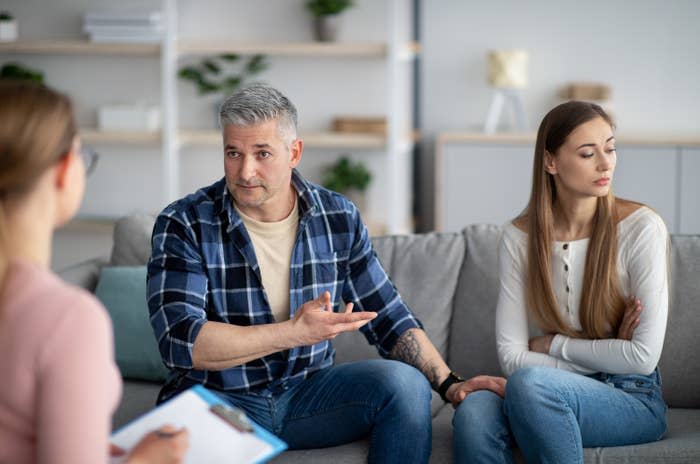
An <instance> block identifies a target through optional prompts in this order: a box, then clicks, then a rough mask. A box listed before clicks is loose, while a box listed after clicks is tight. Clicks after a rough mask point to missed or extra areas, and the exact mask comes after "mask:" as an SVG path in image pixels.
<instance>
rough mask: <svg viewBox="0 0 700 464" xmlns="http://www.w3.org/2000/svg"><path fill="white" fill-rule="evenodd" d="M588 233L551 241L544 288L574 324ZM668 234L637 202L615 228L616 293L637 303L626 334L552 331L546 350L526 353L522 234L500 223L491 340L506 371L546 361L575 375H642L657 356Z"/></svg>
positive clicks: (665, 303)
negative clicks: (593, 336)
mask: <svg viewBox="0 0 700 464" xmlns="http://www.w3.org/2000/svg"><path fill="white" fill-rule="evenodd" d="M588 242H589V239H587V238H586V239H581V240H574V241H570V242H554V250H553V255H552V271H551V275H552V286H553V290H554V295H555V297H556V300H557V303H558V306H559V310H560V311H561V314H562V315H563V317H564V319H565V320H566V321H567V322H568V323H569V324H570V325H571V327H573V328H574V329H576V330H580V329H581V323H580V320H579V303H580V301H581V291H582V284H583V272H584V267H585V261H586V251H587V248H588ZM667 244H668V232H667V230H666V226H665V224H664V222H663V220H662V219H661V218H660V217H659V216H658V215H657V214H656V213H655V212H654V211H652V210H651V209H649V208H647V207H641V208H639V209H637V210H636V211H634V212H633V213H632V214H630V215H629V216H627V217H626V218H624V219H623V220H622V221H620V222H619V223H618V226H617V269H618V275H619V279H620V284H621V289H622V292H623V297H624V298H625V299H629V297H631V296H632V295H634V296H636V297H637V298H638V299H639V300H640V302H641V305H642V312H641V315H640V323H639V326H638V327H637V328H636V329H635V331H634V334H633V337H632V340H629V341H628V340H619V339H605V340H586V339H574V338H571V337H567V336H564V335H559V334H558V335H556V336H555V337H554V339H553V341H552V344H551V347H550V350H549V354H543V353H536V352H531V351H529V348H528V341H529V339H530V338H531V337H532V336H535V335H538V333H537V332H536V331H534V330H533V333H531V331H530V330H529V328H528V326H531V327H533V328H534V327H535V325H534V322H533V321H531V320H529V319H528V318H529V314H528V311H527V309H526V305H525V285H526V282H525V276H526V273H527V233H525V232H523V231H521V230H520V229H518V228H517V227H515V226H514V225H513V224H512V223H510V222H509V223H508V224H506V225H504V227H503V236H502V238H501V243H500V247H499V259H498V261H499V276H500V281H501V283H500V292H499V297H498V307H497V309H496V343H497V347H498V357H499V361H500V363H501V368H502V369H503V372H504V373H505V374H506V375H510V374H512V373H513V372H514V371H515V370H516V369H518V368H521V367H527V366H549V367H556V368H560V369H566V370H570V371H574V372H579V373H583V374H586V373H593V372H607V373H611V374H649V373H651V372H652V371H653V370H654V369H655V368H656V365H657V364H658V362H659V358H660V356H661V349H662V347H663V343H664V334H665V333H666V320H667V316H668V278H667Z"/></svg>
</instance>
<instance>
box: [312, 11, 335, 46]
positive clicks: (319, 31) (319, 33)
mask: <svg viewBox="0 0 700 464" xmlns="http://www.w3.org/2000/svg"><path fill="white" fill-rule="evenodd" d="M339 29H340V15H337V14H336V15H328V16H317V17H315V18H314V39H315V40H318V41H320V42H335V41H336V40H338V30H339Z"/></svg>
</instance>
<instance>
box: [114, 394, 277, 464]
mask: <svg viewBox="0 0 700 464" xmlns="http://www.w3.org/2000/svg"><path fill="white" fill-rule="evenodd" d="M166 424H172V425H174V426H175V427H178V428H179V427H186V428H187V430H188V431H189V433H190V439H189V442H190V448H189V450H188V451H187V454H186V456H185V460H184V462H185V464H207V463H236V464H238V463H252V462H257V461H259V460H260V459H262V458H264V457H265V456H267V455H269V454H270V453H271V452H272V450H273V447H272V446H271V445H270V444H269V443H267V442H266V441H264V440H263V439H261V438H259V437H257V436H256V435H255V434H254V433H242V432H239V431H238V430H236V429H235V428H233V427H232V426H231V425H229V424H228V423H226V422H225V421H224V420H223V419H221V418H220V417H218V416H217V415H215V414H213V413H212V412H210V411H209V404H207V402H206V401H204V400H203V399H202V397H201V396H199V395H198V394H197V393H195V392H194V391H191V390H188V391H185V392H184V393H182V394H180V395H179V396H177V397H176V398H173V399H172V400H170V401H168V402H167V403H165V404H163V405H162V406H160V407H158V408H156V409H154V410H153V411H151V412H149V413H147V414H144V415H143V416H141V417H140V418H138V419H136V420H135V421H133V422H132V423H130V424H128V425H126V426H125V427H124V428H122V429H121V430H119V431H117V432H116V433H115V434H114V435H112V440H111V441H112V443H114V444H115V445H117V446H119V447H120V448H122V449H124V450H130V449H131V448H133V447H134V446H135V445H136V444H137V443H138V442H139V440H141V438H142V437H143V436H144V435H145V434H146V433H148V432H151V431H153V430H155V429H157V428H159V427H161V426H163V425H166ZM121 462H124V458H123V457H122V458H113V459H112V461H111V463H112V464H118V463H121Z"/></svg>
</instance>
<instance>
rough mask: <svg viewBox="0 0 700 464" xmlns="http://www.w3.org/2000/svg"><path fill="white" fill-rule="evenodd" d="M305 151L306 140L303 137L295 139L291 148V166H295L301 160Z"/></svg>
mask: <svg viewBox="0 0 700 464" xmlns="http://www.w3.org/2000/svg"><path fill="white" fill-rule="evenodd" d="M303 151H304V142H303V141H302V140H301V139H294V141H292V146H291V147H290V148H289V154H290V157H289V167H290V168H295V167H297V165H298V164H299V163H300V162H301V154H302V152H303Z"/></svg>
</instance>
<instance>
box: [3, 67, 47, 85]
mask: <svg viewBox="0 0 700 464" xmlns="http://www.w3.org/2000/svg"><path fill="white" fill-rule="evenodd" d="M0 79H16V80H30V81H34V82H38V83H39V84H43V83H44V73H43V72H41V71H38V70H36V69H32V68H28V67H26V66H24V65H23V64H20V63H5V64H4V65H2V68H0Z"/></svg>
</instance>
